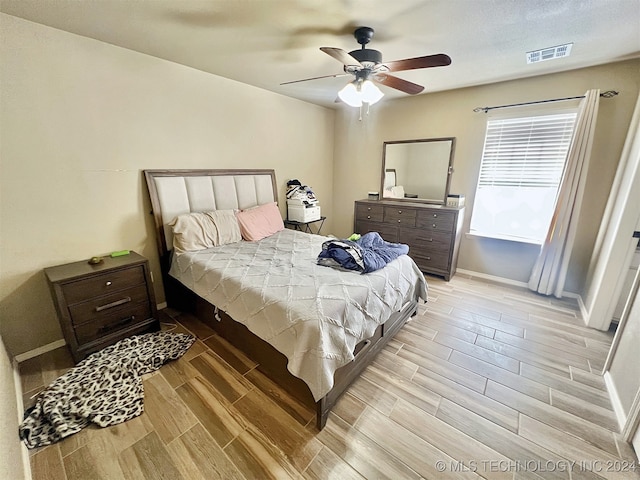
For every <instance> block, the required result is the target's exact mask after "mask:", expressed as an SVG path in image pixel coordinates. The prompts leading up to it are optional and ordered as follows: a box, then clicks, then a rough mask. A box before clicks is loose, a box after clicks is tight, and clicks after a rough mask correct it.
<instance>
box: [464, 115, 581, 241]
mask: <svg viewBox="0 0 640 480" xmlns="http://www.w3.org/2000/svg"><path fill="white" fill-rule="evenodd" d="M575 119H576V112H575V111H572V112H570V113H554V114H551V115H539V116H531V117H520V118H502V119H493V120H489V121H488V122H487V133H486V137H485V143H484V151H483V154H482V164H481V166H480V176H479V178H478V186H477V189H476V196H475V200H474V204H473V213H472V215H471V233H472V234H475V235H480V236H484V237H492V238H503V239H507V240H517V241H522V242H528V243H538V244H542V243H543V242H544V239H545V238H546V235H547V230H548V229H549V225H550V223H551V216H552V215H553V210H554V207H555V202H556V195H557V192H558V187H559V185H560V180H561V178H562V172H563V170H564V165H565V161H566V157H567V153H568V151H569V145H570V144H571V137H572V135H573V127H574V124H575Z"/></svg>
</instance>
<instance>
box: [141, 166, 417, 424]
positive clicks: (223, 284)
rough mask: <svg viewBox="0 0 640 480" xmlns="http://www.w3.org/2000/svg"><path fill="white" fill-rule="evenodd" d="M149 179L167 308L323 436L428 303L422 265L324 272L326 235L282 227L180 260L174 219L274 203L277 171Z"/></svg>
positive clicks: (161, 174)
mask: <svg viewBox="0 0 640 480" xmlns="http://www.w3.org/2000/svg"><path fill="white" fill-rule="evenodd" d="M144 175H145V179H146V182H147V187H148V190H149V196H150V200H151V207H152V214H153V217H154V221H155V227H156V239H157V246H158V251H159V255H160V263H161V268H162V274H163V281H164V285H165V293H166V298H167V303H168V305H169V306H171V307H174V308H178V309H180V310H182V311H189V312H192V313H194V314H195V315H196V316H197V317H198V318H199V319H200V320H201V321H202V322H204V323H206V324H208V325H209V326H211V327H212V328H213V329H214V330H215V331H216V333H217V334H219V335H221V336H222V337H223V338H225V339H226V340H227V341H229V342H230V343H231V344H233V345H234V346H236V347H238V348H239V349H240V350H242V351H243V352H244V353H246V354H247V355H248V356H249V357H251V358H252V359H253V360H255V361H256V362H257V363H258V364H259V366H258V369H259V370H260V371H261V372H262V373H264V374H265V375H267V376H268V377H269V378H271V379H272V380H273V381H275V382H276V383H277V384H278V385H280V386H281V387H282V388H283V389H284V390H286V391H287V392H289V393H290V394H291V395H292V396H293V397H295V398H297V399H298V400H299V401H300V402H302V403H303V404H305V405H308V406H310V407H315V411H316V426H317V428H318V429H322V428H323V427H324V425H325V423H326V420H327V417H328V414H329V412H330V410H331V408H332V407H333V405H334V404H335V403H336V401H337V400H338V398H339V397H340V395H341V394H342V393H343V392H344V391H345V390H346V389H347V388H348V386H349V385H350V384H351V383H352V382H353V380H355V378H357V376H358V375H359V374H360V372H361V371H362V370H363V369H364V368H365V367H366V366H367V365H368V364H369V363H370V362H371V360H372V359H373V357H374V356H375V355H376V354H377V352H378V351H380V349H382V347H384V345H385V344H386V343H387V342H388V341H389V339H390V338H392V337H393V335H394V334H395V333H396V332H397V331H398V330H399V329H400V328H401V327H402V325H404V323H405V322H406V321H407V320H408V319H409V318H410V317H411V316H413V315H414V314H415V313H416V309H417V305H418V301H419V300H420V299H423V300H426V282H425V280H424V276H423V275H422V274H421V272H420V271H419V269H418V267H417V266H416V265H415V263H414V262H413V261H412V260H411V259H410V258H409V257H408V256H407V255H403V256H401V257H399V258H397V259H396V260H394V261H392V262H390V263H389V264H388V265H387V266H386V267H385V268H383V269H381V270H378V271H376V272H372V273H369V274H366V275H362V274H360V273H358V272H352V271H351V272H345V271H341V270H338V269H335V268H329V267H326V266H321V265H318V264H317V262H316V258H317V256H318V253H319V252H320V249H321V248H322V243H323V242H324V241H325V240H327V238H326V237H322V236H319V235H313V234H308V233H304V232H299V231H294V230H286V229H285V230H281V231H278V232H276V233H274V234H272V235H269V236H267V237H266V238H263V239H261V240H259V241H253V242H250V241H244V240H242V241H232V242H229V243H224V244H221V245H219V246H215V247H213V248H205V249H200V250H190V251H179V252H177V253H176V252H174V251H172V247H173V244H174V243H173V235H174V227H173V226H172V225H171V224H172V222H175V220H174V219H176V218H177V217H179V216H185V215H187V216H189V214H192V215H193V212H212V211H217V212H218V213H220V214H222V213H224V212H228V211H236V212H237V211H241V212H249V213H251V211H252V209H253V208H256V207H257V208H258V210H254V211H255V212H257V211H259V210H260V209H261V208H267V206H269V205H275V203H274V202H277V200H278V195H277V184H276V179H275V172H274V171H273V170H266V169H265V170H145V171H144ZM274 208H277V207H274ZM195 215H200V214H198V213H196V214H195ZM280 220H281V219H280ZM176 232H177V230H176Z"/></svg>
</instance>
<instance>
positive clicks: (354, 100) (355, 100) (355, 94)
mask: <svg viewBox="0 0 640 480" xmlns="http://www.w3.org/2000/svg"><path fill="white" fill-rule="evenodd" d="M338 97H339V98H340V100H342V101H343V102H344V103H346V104H347V105H349V106H350V107H361V106H362V95H361V93H360V92H359V91H358V89H357V88H356V86H355V85H354V84H353V83H348V84H346V85H345V86H344V88H343V89H342V90H340V91H339V92H338Z"/></svg>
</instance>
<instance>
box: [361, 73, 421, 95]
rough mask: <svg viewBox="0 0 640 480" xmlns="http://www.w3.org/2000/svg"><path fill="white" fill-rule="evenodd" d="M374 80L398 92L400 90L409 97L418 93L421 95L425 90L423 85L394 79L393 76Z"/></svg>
mask: <svg viewBox="0 0 640 480" xmlns="http://www.w3.org/2000/svg"><path fill="white" fill-rule="evenodd" d="M372 80H374V81H375V82H378V83H381V84H382V85H386V86H387V87H391V88H395V89H396V90H400V91H401V92H404V93H408V94H409V95H415V94H416V93H420V92H421V91H423V90H424V87H423V86H422V85H418V84H417V83H413V82H409V81H407V80H404V79H402V78H398V77H394V76H393V75H386V74H385V75H379V76H378V75H376V76H375V77H373V79H372Z"/></svg>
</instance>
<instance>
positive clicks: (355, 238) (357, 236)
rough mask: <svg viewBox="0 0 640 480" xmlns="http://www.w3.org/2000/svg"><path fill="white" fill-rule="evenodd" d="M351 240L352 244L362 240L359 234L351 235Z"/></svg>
mask: <svg viewBox="0 0 640 480" xmlns="http://www.w3.org/2000/svg"><path fill="white" fill-rule="evenodd" d="M349 240H351V241H352V242H355V241H356V240H360V234H359V233H354V234H353V235H351V236H350V237H349Z"/></svg>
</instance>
